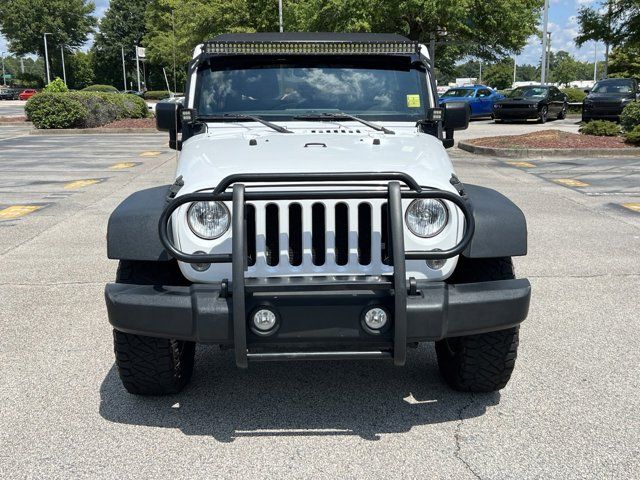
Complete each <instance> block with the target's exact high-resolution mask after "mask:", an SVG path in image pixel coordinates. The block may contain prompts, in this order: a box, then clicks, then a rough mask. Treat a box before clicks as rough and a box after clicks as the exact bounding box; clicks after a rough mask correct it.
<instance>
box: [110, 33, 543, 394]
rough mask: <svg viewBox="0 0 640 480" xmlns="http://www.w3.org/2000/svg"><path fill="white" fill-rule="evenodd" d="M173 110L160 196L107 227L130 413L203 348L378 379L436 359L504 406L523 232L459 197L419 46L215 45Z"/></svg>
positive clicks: (448, 114)
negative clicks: (379, 362)
mask: <svg viewBox="0 0 640 480" xmlns="http://www.w3.org/2000/svg"><path fill="white" fill-rule="evenodd" d="M188 71H189V76H188V81H187V85H186V91H185V104H184V105H176V104H174V103H165V104H158V108H157V126H158V129H159V130H163V131H168V132H169V137H170V146H171V147H172V148H174V149H176V150H179V151H180V152H181V153H180V157H179V162H178V167H177V172H176V179H175V181H174V183H173V184H172V185H165V186H161V187H156V188H150V189H147V190H143V191H140V192H137V193H135V194H133V195H131V196H130V197H129V198H127V199H126V200H124V202H122V204H120V205H119V206H118V208H117V209H116V210H115V211H114V212H113V214H112V215H111V218H110V219H109V226H108V235H107V237H108V238H107V241H108V256H109V258H112V259H117V260H119V262H120V264H119V268H118V273H117V277H116V281H115V283H110V284H108V285H107V286H106V292H105V295H106V302H107V309H108V314H109V321H110V322H111V325H113V328H114V343H115V353H116V363H117V365H118V370H119V372H120V377H121V379H122V382H123V384H124V386H125V388H126V389H127V390H128V391H129V392H131V393H135V394H165V393H175V392H177V391H179V390H180V389H181V388H182V387H183V386H184V385H185V384H186V383H187V382H188V381H189V378H190V376H191V372H192V370H193V363H194V352H195V344H196V343H208V344H217V345H220V346H221V347H223V348H232V349H233V350H234V352H235V362H236V364H237V366H238V367H241V368H246V367H247V366H248V364H249V363H250V362H254V361H284V360H347V359H390V360H392V361H393V362H394V364H395V365H398V366H401V365H404V363H405V361H406V357H407V348H408V347H415V346H417V345H418V344H419V343H420V342H434V341H435V346H436V352H437V358H438V363H439V366H440V370H441V372H442V376H443V378H444V380H445V381H446V382H447V383H448V384H449V385H451V387H453V388H455V389H458V390H465V391H493V390H497V389H500V388H502V387H504V386H505V385H506V383H507V381H508V380H509V377H510V375H511V372H512V370H513V367H514V362H515V358H516V349H517V345H518V326H519V324H520V323H521V322H522V321H523V320H524V319H525V318H526V316H527V312H528V309H529V299H530V294H531V292H530V289H531V287H530V285H529V282H528V281H527V280H526V279H515V277H514V273H513V265H512V262H511V257H513V256H517V255H525V254H526V250H527V231H526V222H525V219H524V216H523V214H522V212H521V211H520V210H519V209H518V208H517V207H516V206H515V205H514V204H513V203H511V202H510V201H509V200H508V199H506V198H505V197H504V196H502V195H501V194H499V193H497V192H495V191H493V190H490V189H487V188H483V187H478V186H474V185H463V184H462V183H461V182H460V180H458V178H457V177H456V175H455V173H454V169H453V166H452V164H451V161H450V160H449V157H448V156H447V153H446V151H445V148H448V147H451V146H452V145H453V132H454V130H460V129H464V128H466V127H467V125H468V122H469V119H468V110H467V108H466V105H465V104H456V103H448V104H447V105H445V106H444V108H438V98H437V93H436V88H435V81H434V77H433V74H432V72H431V70H430V67H429V61H428V56H427V51H426V49H425V47H424V46H422V45H419V44H417V43H415V42H412V41H409V40H408V39H406V38H404V37H401V36H398V35H388V34H295V33H291V34H227V35H221V36H218V37H216V38H214V39H213V40H211V41H209V42H206V43H205V44H204V45H200V46H198V47H197V48H196V50H195V52H194V56H193V60H192V62H191V63H190V64H189V70H188Z"/></svg>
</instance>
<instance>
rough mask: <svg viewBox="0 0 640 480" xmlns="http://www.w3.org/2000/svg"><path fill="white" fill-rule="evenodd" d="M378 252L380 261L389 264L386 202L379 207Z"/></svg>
mask: <svg viewBox="0 0 640 480" xmlns="http://www.w3.org/2000/svg"><path fill="white" fill-rule="evenodd" d="M380 254H381V255H382V263H384V264H385V265H389V264H390V263H391V262H390V259H389V206H388V204H386V203H383V204H382V207H380Z"/></svg>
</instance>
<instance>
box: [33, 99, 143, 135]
mask: <svg viewBox="0 0 640 480" xmlns="http://www.w3.org/2000/svg"><path fill="white" fill-rule="evenodd" d="M36 97H41V98H45V97H46V98H47V100H38V101H37V102H33V103H32V104H31V106H29V105H30V103H29V102H31V100H29V102H27V108H26V111H27V116H28V118H29V119H30V120H32V121H33V122H34V125H35V126H36V128H95V127H101V126H102V125H106V124H107V123H111V122H113V121H115V120H121V119H123V118H145V117H147V116H148V115H149V110H148V108H147V104H146V102H145V101H144V100H143V99H141V98H140V97H138V96H136V95H123V94H121V93H102V92H84V91H83V92H66V93H41V94H38V95H34V97H32V98H36ZM50 97H51V98H55V99H49V98H50ZM60 99H62V100H60ZM70 105H74V106H80V107H81V112H82V115H80V116H77V117H74V116H73V115H70V112H69V109H70V108H71V107H70ZM58 110H59V112H58ZM72 111H75V110H72ZM49 116H50V117H51V118H50V119H48V118H47V117H49ZM32 118H33V119H32ZM36 119H37V120H36ZM61 119H62V120H61Z"/></svg>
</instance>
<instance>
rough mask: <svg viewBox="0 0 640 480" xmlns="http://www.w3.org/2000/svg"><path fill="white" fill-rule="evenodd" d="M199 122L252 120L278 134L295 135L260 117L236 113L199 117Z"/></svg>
mask: <svg viewBox="0 0 640 480" xmlns="http://www.w3.org/2000/svg"><path fill="white" fill-rule="evenodd" d="M198 120H204V121H216V120H251V121H253V122H258V123H261V124H262V125H264V126H266V127H269V128H272V129H274V130H275V131H276V132H280V133H293V132H292V131H291V130H288V129H286V128H284V127H281V126H280V125H276V124H275V123H271V122H268V121H267V120H265V119H263V118H260V117H256V116H255V115H245V114H236V113H225V114H224V115H198Z"/></svg>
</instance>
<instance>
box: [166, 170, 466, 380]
mask: <svg viewBox="0 0 640 480" xmlns="http://www.w3.org/2000/svg"><path fill="white" fill-rule="evenodd" d="M271 179H273V180H271ZM345 180H346V181H355V180H387V181H388V182H389V183H388V185H387V191H386V192H385V191H381V190H362V191H331V190H328V191H327V190H319V191H297V192H296V191H288V192H245V186H244V184H242V183H239V182H241V181H242V182H263V181H273V182H282V181H311V182H317V181H345ZM399 181H403V182H404V183H405V184H406V185H408V186H409V188H411V189H412V190H411V191H408V192H406V191H405V192H402V190H401V188H400V182H399ZM231 184H233V192H232V193H229V192H226V189H227V187H229V186H230V185H231ZM403 197H404V198H438V199H444V200H448V201H450V202H452V203H454V204H455V205H457V206H458V207H459V208H460V210H462V213H463V214H464V217H465V220H466V229H465V233H464V235H463V237H462V239H461V240H460V242H458V244H457V245H456V246H455V247H453V248H451V249H449V250H445V251H438V252H435V251H426V252H405V250H404V219H403V214H402V198H403ZM349 198H362V199H365V198H386V199H387V202H388V215H389V219H388V225H389V243H390V248H389V251H390V252H391V255H390V264H391V265H392V266H393V267H394V268H393V295H394V312H393V318H394V321H393V324H394V326H393V329H394V331H393V333H394V334H393V353H392V356H393V363H394V364H395V365H398V366H401V365H404V364H405V361H406V357H407V294H408V292H407V283H406V266H405V260H406V259H410V260H421V259H425V260H426V259H432V258H433V259H442V258H450V257H453V256H455V255H458V254H460V253H461V252H462V251H463V250H464V249H465V248H466V246H467V244H468V243H469V242H470V241H471V238H472V237H473V232H474V228H475V224H474V221H473V215H472V213H471V210H470V208H469V206H468V205H467V203H466V201H465V200H464V199H462V198H461V197H459V196H458V195H455V194H453V193H450V192H445V191H444V190H423V189H421V188H420V186H419V185H418V184H417V183H416V182H415V180H414V179H413V178H411V177H410V176H409V175H406V174H402V173H398V172H390V173H353V174H349V173H333V174H325V173H322V174H321V173H312V174H282V175H277V176H276V175H275V174H253V175H251V174H242V175H231V176H229V177H227V178H226V179H224V180H223V181H222V182H221V183H220V185H218V187H216V189H215V190H214V191H213V192H212V193H191V194H186V195H182V196H180V197H178V198H176V199H175V200H173V201H171V203H169V205H167V207H166V208H165V210H164V211H163V212H162V215H161V216H160V221H159V225H158V228H159V234H160V240H161V241H162V244H163V245H164V247H165V248H166V249H167V251H168V252H169V253H171V255H173V256H174V257H175V258H176V259H178V260H181V261H184V262H188V263H225V262H226V263H228V262H231V264H232V274H233V278H232V281H231V289H232V290H231V295H232V298H233V306H232V313H233V336H234V355H235V361H236V365H237V366H238V367H240V368H247V366H248V363H249V359H250V358H251V355H250V352H249V351H248V349H247V325H246V311H245V309H246V305H245V303H246V301H245V298H246V288H245V279H244V272H245V270H246V269H247V242H246V231H247V230H246V223H247V222H246V215H245V202H246V201H247V200H249V201H251V200H296V199H297V200H301V199H304V200H306V199H349ZM198 201H232V202H233V207H232V217H231V221H232V232H233V237H232V247H231V250H232V253H231V254H230V255H229V254H214V255H190V254H186V253H183V252H181V251H179V250H178V249H176V248H175V246H174V245H173V242H172V241H171V239H170V237H169V231H168V230H169V219H170V218H171V214H172V213H173V212H174V211H175V210H176V209H177V208H178V207H180V206H181V205H184V204H185V203H190V202H198Z"/></svg>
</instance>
